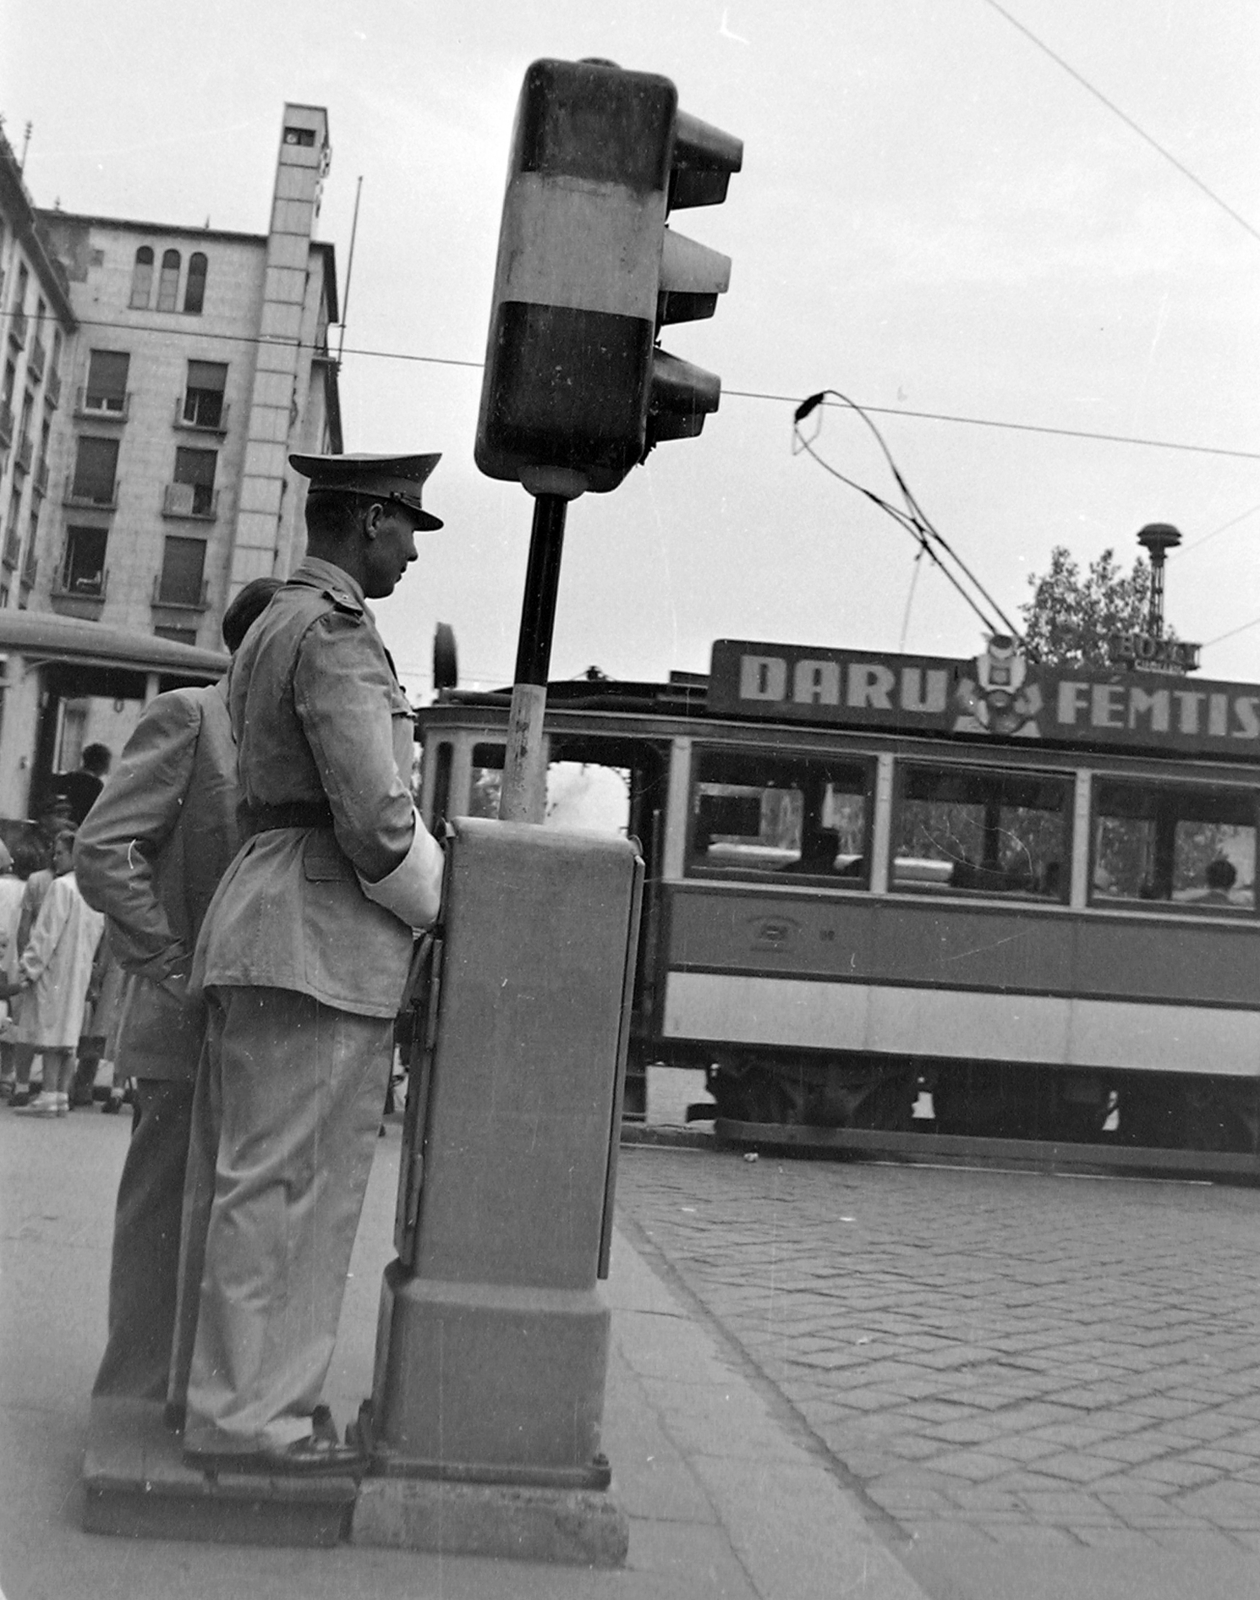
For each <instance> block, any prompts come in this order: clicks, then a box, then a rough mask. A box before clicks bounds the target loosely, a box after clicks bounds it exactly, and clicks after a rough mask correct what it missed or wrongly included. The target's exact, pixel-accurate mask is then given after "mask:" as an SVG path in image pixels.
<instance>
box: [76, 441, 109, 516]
mask: <svg viewBox="0 0 1260 1600" xmlns="http://www.w3.org/2000/svg"><path fill="white" fill-rule="evenodd" d="M117 474H118V440H117V439H98V438H95V437H93V436H92V435H91V434H85V435H84V436H83V437H81V438H80V440H79V448H78V453H77V454H76V456H75V459H74V484H73V487H72V488H71V491H70V492H71V494H72V495H73V496H74V498H75V499H76V500H91V501H94V502H95V504H97V505H98V506H112V505H113V503H114V480H115V478H116V477H117Z"/></svg>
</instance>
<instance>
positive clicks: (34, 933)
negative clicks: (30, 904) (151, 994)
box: [17, 872, 105, 1050]
mask: <svg viewBox="0 0 1260 1600" xmlns="http://www.w3.org/2000/svg"><path fill="white" fill-rule="evenodd" d="M104 927H105V919H104V917H102V916H101V914H100V912H98V911H93V910H92V908H91V906H89V905H88V904H87V903H86V902H85V900H84V898H83V896H82V895H81V894H80V893H79V889H78V885H77V884H76V883H75V881H74V873H73V872H65V873H63V874H62V875H61V877H59V878H54V879H53V881H52V884H51V885H50V887H49V890H48V893H47V894H46V895H45V896H44V903H43V904H42V905H41V906H40V908H39V915H38V916H37V917H36V918H35V926H34V927H33V928H32V929H31V937H30V940H29V942H28V944H27V946H26V949H25V950H23V952H22V956H21V959H20V961H19V963H18V967H19V971H20V972H21V973H22V974H23V975H24V976H25V977H26V978H28V979H29V980H30V988H28V989H26V990H24V991H23V993H22V1002H21V1008H20V1010H19V1012H18V1021H17V1039H18V1042H19V1043H21V1044H33V1045H43V1046H44V1047H45V1048H46V1049H49V1050H65V1049H73V1048H74V1046H75V1045H77V1044H78V1042H79V1035H80V1034H81V1033H82V1032H83V1006H84V1002H85V1001H86V1000H87V992H88V984H89V982H90V981H91V977H92V961H93V958H94V957H95V955H96V947H97V945H98V944H99V943H100V940H101V933H102V931H103V929H104Z"/></svg>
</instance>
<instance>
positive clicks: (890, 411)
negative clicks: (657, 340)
mask: <svg viewBox="0 0 1260 1600" xmlns="http://www.w3.org/2000/svg"><path fill="white" fill-rule="evenodd" d="M173 314H174V313H173ZM12 315H13V313H12V312H11V311H0V321H3V319H4V318H5V317H9V316H12ZM77 320H78V326H79V327H81V328H110V329H112V330H114V331H115V332H125V331H127V330H128V329H135V331H136V332H137V333H160V334H162V335H163V336H164V337H166V338H183V339H196V340H198V341H199V342H200V341H203V340H204V341H218V342H222V343H226V344H250V345H272V346H280V347H282V348H290V349H293V350H298V351H301V350H309V351H310V352H311V353H312V355H315V356H318V357H321V358H322V359H323V360H325V361H331V362H333V363H334V364H336V365H340V364H341V362H340V359H339V357H336V356H333V355H332V353H331V352H330V351H329V349H328V347H327V346H326V345H318V344H312V343H308V342H306V341H304V340H302V339H281V338H273V337H266V336H263V335H261V334H250V333H210V332H206V331H203V330H202V329H200V328H164V327H158V326H156V325H155V324H153V323H144V322H128V323H125V324H124V323H120V322H117V321H115V320H113V319H111V318H108V317H95V318H94V317H80V318H78V319H77ZM329 326H330V327H339V326H340V324H339V323H330V324H329ZM340 355H346V356H362V357H364V358H365V359H367V360H370V361H407V362H413V363H416V364H418V365H421V366H433V367H462V368H464V369H466V370H467V371H469V372H480V371H481V370H482V368H483V367H484V365H485V363H484V362H482V361H471V360H468V359H467V358H463V357H459V356H433V355H423V354H420V353H419V352H416V351H410V350H371V349H367V348H364V347H362V346H357V345H348V346H346V347H344V348H343V350H342V351H341V352H340ZM722 393H723V395H724V396H725V397H726V398H727V399H730V400H767V401H770V402H772V403H774V404H776V405H790V404H794V403H795V397H794V396H793V395H790V394H777V393H775V392H773V391H772V390H768V389H735V388H732V387H730V386H728V385H723V388H722ZM862 409H863V410H864V411H865V412H866V413H867V414H868V415H869V416H875V417H908V418H910V419H912V420H914V421H920V422H947V423H953V424H955V425H957V426H959V427H967V428H1001V429H1005V430H1007V431H1008V432H1013V433H1037V434H1046V435H1048V436H1050V437H1053V438H1060V439H1088V440H1092V441H1094V442H1096V443H1099V444H1129V445H1139V446H1141V447H1143V448H1145V449H1149V450H1177V451H1181V452H1183V453H1188V454H1193V455H1209V456H1228V457H1230V458H1232V459H1234V460H1237V461H1260V450H1235V449H1232V448H1230V447H1228V446H1226V445H1212V444H1185V443H1183V442H1182V441H1180V440H1177V439H1147V438H1143V437H1141V436H1140V435H1135V434H1126V433H1097V432H1094V431H1093V430H1091V429H1088V428H1056V427H1052V426H1050V425H1049V424H1047V423H1038V422H1011V421H1008V420H1006V419H1003V418H1000V417H969V416H963V415H960V414H958V413H955V412H948V411H911V410H908V409H905V408H903V407H900V406H875V405H866V406H863V407H862Z"/></svg>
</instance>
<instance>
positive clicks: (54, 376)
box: [44, 372, 61, 407]
mask: <svg viewBox="0 0 1260 1600" xmlns="http://www.w3.org/2000/svg"><path fill="white" fill-rule="evenodd" d="M44 400H45V403H46V404H48V405H50V406H53V407H56V406H59V405H60V404H61V374H60V373H59V372H50V373H49V374H48V382H47V383H46V384H45V385H44Z"/></svg>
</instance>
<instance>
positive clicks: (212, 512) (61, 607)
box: [30, 105, 342, 649]
mask: <svg viewBox="0 0 1260 1600" xmlns="http://www.w3.org/2000/svg"><path fill="white" fill-rule="evenodd" d="M329 157H330V146H329V142H328V120H327V115H326V113H325V112H324V111H323V110H322V109H321V108H320V107H317V106H304V105H286V107H285V109H284V117H283V122H282V130H281V140H280V147H279V157H278V161H277V167H276V179H275V189H274V193H273V196H272V205H271V215H270V218H269V225H268V230H267V232H266V233H265V234H243V233H229V232H224V231H221V230H217V229H213V228H210V227H205V228H195V227H182V226H180V227H176V226H171V225H169V224H162V223H150V222H138V221H133V220H130V219H120V218H110V217H100V216H93V215H86V214H80V213H70V212H66V211H61V210H41V211H39V212H38V220H39V224H40V229H41V232H42V234H43V236H44V238H45V239H46V240H47V244H48V248H49V250H50V252H51V254H52V255H53V257H54V258H55V260H56V261H57V262H58V263H59V264H60V266H61V267H62V268H63V269H64V271H65V275H66V279H67V282H68V284H69V298H70V304H71V309H72V311H73V314H74V316H75V317H76V318H77V321H78V336H77V339H76V341H75V344H74V348H73V352H72V354H71V356H70V358H69V362H68V370H67V371H66V373H65V377H66V381H67V399H66V404H65V406H64V413H63V415H64V421H63V422H62V423H61V424H60V427H59V438H58V440H57V444H58V448H57V450H56V452H55V455H54V464H53V470H52V475H51V481H52V496H51V498H53V499H54V500H55V502H56V506H55V515H54V516H52V517H50V518H49V519H48V522H49V527H48V529H47V531H46V533H45V535H44V542H43V546H42V550H41V554H40V558H39V560H38V563H37V567H36V575H35V582H34V588H33V593H32V595H31V598H30V604H31V605H32V606H34V607H37V608H41V609H47V610H51V611H53V612H56V613H58V614H59V615H62V616H69V617H77V618H82V619H88V620H92V621H98V622H102V623H104V624H106V625H112V626H114V627H120V628H124V629H128V630H131V631H132V632H139V633H147V634H156V635H158V636H160V637H162V638H164V639H169V640H172V641H176V642H179V643H182V644H188V645H197V646H201V647H202V648H211V649H213V648H216V647H217V645H218V642H219V624H220V621H221V618H222V615H223V611H224V608H225V606H226V605H227V603H228V602H229V600H230V599H231V598H232V596H233V595H234V594H235V593H236V591H237V590H238V589H239V588H240V587H241V585H242V584H243V583H246V582H248V581H249V580H250V579H251V578H255V577H260V576H266V575H270V574H272V573H278V574H280V575H282V576H283V575H284V574H285V573H287V572H288V571H289V569H290V567H291V565H292V563H293V560H294V558H295V556H296V555H297V554H300V550H301V544H302V521H301V510H302V503H303V498H304V487H305V480H303V479H301V478H299V477H297V475H296V474H294V473H293V472H292V470H291V469H290V467H289V465H288V456H289V454H290V452H291V451H322V450H331V451H340V449H341V447H342V445H341V422H340V412H339V408H338V391H337V371H336V363H335V360H334V359H333V357H332V355H331V353H330V351H329V347H328V329H329V325H330V324H331V323H334V322H336V320H337V317H338V308H337V282H336V269H335V259H334V251H333V247H332V245H331V244H324V243H321V242H320V241H319V240H317V239H316V238H315V237H314V233H315V226H316V220H317V217H318V214H319V203H320V194H321V189H322V186H323V182H324V179H325V176H326V174H327V171H328V165H329Z"/></svg>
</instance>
